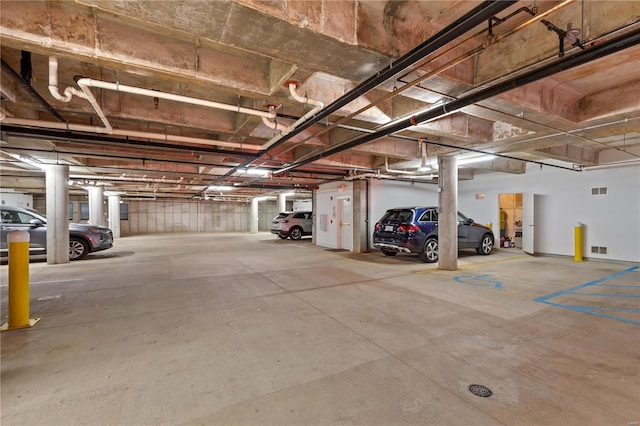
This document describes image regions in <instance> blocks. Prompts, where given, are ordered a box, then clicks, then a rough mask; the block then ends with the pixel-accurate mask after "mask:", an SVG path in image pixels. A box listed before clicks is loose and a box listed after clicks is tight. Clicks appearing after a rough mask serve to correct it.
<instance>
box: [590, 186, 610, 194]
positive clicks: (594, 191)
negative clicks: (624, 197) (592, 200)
mask: <svg viewBox="0 0 640 426" xmlns="http://www.w3.org/2000/svg"><path fill="white" fill-rule="evenodd" d="M608 193H609V190H608V188H607V187H606V186H601V187H599V188H591V195H607V194H608Z"/></svg>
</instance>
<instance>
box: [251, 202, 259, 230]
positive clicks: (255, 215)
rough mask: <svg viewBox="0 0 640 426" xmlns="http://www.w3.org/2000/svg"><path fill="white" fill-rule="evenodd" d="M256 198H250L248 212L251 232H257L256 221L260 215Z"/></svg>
mask: <svg viewBox="0 0 640 426" xmlns="http://www.w3.org/2000/svg"><path fill="white" fill-rule="evenodd" d="M258 201H259V200H258V199H257V198H252V199H251V210H250V212H249V232H251V233H252V234H257V233H258V221H259V220H260V217H259V216H258Z"/></svg>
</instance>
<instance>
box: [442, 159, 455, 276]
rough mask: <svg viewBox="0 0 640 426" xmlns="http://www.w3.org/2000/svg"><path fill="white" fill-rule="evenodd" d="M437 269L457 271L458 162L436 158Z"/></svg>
mask: <svg viewBox="0 0 640 426" xmlns="http://www.w3.org/2000/svg"><path fill="white" fill-rule="evenodd" d="M438 165H439V170H438V176H439V178H438V192H439V197H438V199H439V203H438V205H439V213H438V269H443V270H445V271H455V270H456V269H458V161H457V159H456V158H455V157H450V156H441V157H438Z"/></svg>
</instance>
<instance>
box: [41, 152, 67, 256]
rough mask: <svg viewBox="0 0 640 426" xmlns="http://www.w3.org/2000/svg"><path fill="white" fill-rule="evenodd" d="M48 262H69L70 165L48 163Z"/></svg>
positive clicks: (46, 171) (46, 167) (46, 170)
mask: <svg viewBox="0 0 640 426" xmlns="http://www.w3.org/2000/svg"><path fill="white" fill-rule="evenodd" d="M44 170H45V173H46V190H47V195H46V204H47V263H48V264H58V263H69V190H68V188H67V182H68V181H69V166H65V165H57V164H52V165H47V166H45V167H44Z"/></svg>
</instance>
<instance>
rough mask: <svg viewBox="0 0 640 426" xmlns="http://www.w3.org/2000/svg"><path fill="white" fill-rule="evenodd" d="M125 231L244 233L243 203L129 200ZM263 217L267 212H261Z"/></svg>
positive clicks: (245, 209)
mask: <svg viewBox="0 0 640 426" xmlns="http://www.w3.org/2000/svg"><path fill="white" fill-rule="evenodd" d="M128 204H129V220H128V221H126V222H127V223H128V228H127V234H126V235H137V234H151V233H174V232H248V231H249V227H248V218H249V207H248V205H247V204H245V203H233V202H225V203H213V202H206V201H153V200H149V201H146V200H132V201H128ZM264 214H265V217H267V216H268V215H270V214H271V213H270V212H265V213H264Z"/></svg>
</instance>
